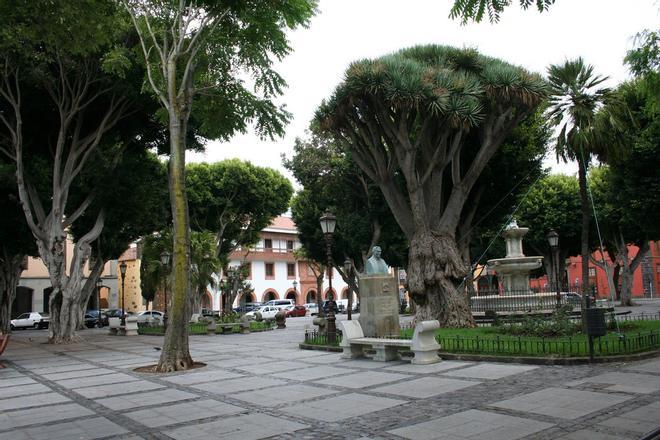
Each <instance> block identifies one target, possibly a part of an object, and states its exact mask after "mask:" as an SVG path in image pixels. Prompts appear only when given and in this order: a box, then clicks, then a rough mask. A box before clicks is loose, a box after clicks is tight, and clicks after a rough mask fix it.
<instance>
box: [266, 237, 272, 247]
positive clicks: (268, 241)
mask: <svg viewBox="0 0 660 440" xmlns="http://www.w3.org/2000/svg"><path fill="white" fill-rule="evenodd" d="M264 248H265V249H273V240H271V239H270V238H266V239H264Z"/></svg>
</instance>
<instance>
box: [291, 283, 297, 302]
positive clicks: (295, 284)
mask: <svg viewBox="0 0 660 440" xmlns="http://www.w3.org/2000/svg"><path fill="white" fill-rule="evenodd" d="M292 284H293V294H294V295H295V298H294V301H296V304H298V281H296V280H293V283H292Z"/></svg>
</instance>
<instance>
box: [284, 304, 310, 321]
mask: <svg viewBox="0 0 660 440" xmlns="http://www.w3.org/2000/svg"><path fill="white" fill-rule="evenodd" d="M306 314H307V309H306V308H305V306H293V307H291V308H288V307H287V310H286V317H287V318H289V317H295V316H305V315H306Z"/></svg>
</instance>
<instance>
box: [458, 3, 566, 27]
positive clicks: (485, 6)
mask: <svg viewBox="0 0 660 440" xmlns="http://www.w3.org/2000/svg"><path fill="white" fill-rule="evenodd" d="M554 2H555V0H520V7H521V8H523V9H527V8H529V7H530V6H532V5H536V9H538V11H539V12H543V11H546V10H548V9H549V8H550V6H552V4H553V3H554ZM510 5H511V0H454V6H452V8H451V12H450V13H449V17H450V18H460V19H461V22H462V23H463V24H466V23H467V22H468V21H470V20H474V21H476V22H477V23H479V22H480V21H481V20H482V19H483V18H484V15H488V19H489V20H490V22H491V23H495V22H498V21H499V20H500V14H501V13H502V12H503V11H504V8H506V7H508V6H510Z"/></svg>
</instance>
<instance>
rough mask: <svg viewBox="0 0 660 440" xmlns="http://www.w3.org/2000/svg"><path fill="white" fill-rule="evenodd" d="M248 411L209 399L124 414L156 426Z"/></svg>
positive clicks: (137, 420)
mask: <svg viewBox="0 0 660 440" xmlns="http://www.w3.org/2000/svg"><path fill="white" fill-rule="evenodd" d="M246 411H247V410H246V409H245V408H241V407H240V406H236V405H231V404H229V403H224V402H218V401H216V400H210V399H207V400H197V401H194V402H183V403H177V404H175V405H169V406H162V407H156V408H149V409H143V410H139V411H133V412H129V413H125V414H124V415H125V416H127V417H130V418H131V419H133V420H135V421H136V422H138V423H141V424H143V425H145V426H149V427H151V428H154V427H157V426H167V425H174V424H177V423H182V422H190V421H192V420H200V419H206V418H210V417H221V416H222V417H226V416H230V415H234V414H238V413H241V412H246Z"/></svg>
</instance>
